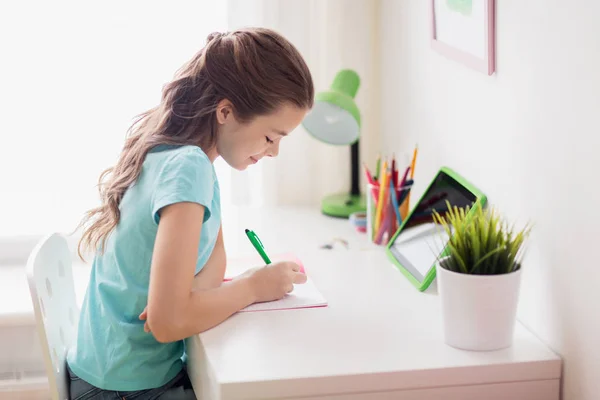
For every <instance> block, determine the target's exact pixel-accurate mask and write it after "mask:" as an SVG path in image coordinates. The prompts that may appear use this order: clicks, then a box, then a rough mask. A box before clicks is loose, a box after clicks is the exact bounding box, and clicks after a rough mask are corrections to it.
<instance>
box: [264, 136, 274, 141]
mask: <svg viewBox="0 0 600 400" xmlns="http://www.w3.org/2000/svg"><path fill="white" fill-rule="evenodd" d="M265 138H266V139H267V143H273V141H272V140H271V139H270V138H269V137H268V136H265Z"/></svg>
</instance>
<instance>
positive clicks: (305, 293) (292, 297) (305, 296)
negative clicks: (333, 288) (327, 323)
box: [225, 254, 327, 312]
mask: <svg viewBox="0 0 600 400" xmlns="http://www.w3.org/2000/svg"><path fill="white" fill-rule="evenodd" d="M283 260H288V261H294V262H296V263H298V264H299V265H300V269H301V271H303V272H305V273H306V271H305V270H304V266H303V264H302V262H301V261H300V260H299V259H298V258H297V257H295V256H293V255H291V254H281V255H277V256H273V257H271V261H272V262H277V261H283ZM260 265H264V262H262V260H261V259H260V257H257V258H246V259H239V260H228V262H227V270H226V272H225V280H231V279H232V278H234V277H235V276H237V275H240V274H242V273H244V272H245V271H246V270H248V269H250V268H254V267H257V266H260ZM326 306H327V300H325V297H323V295H322V294H321V292H320V291H319V289H317V287H316V286H315V284H314V282H313V281H312V280H311V279H310V277H309V278H308V279H307V281H306V283H303V284H301V285H294V290H293V291H292V292H291V293H289V294H287V295H286V296H285V297H284V298H282V299H280V300H276V301H269V302H264V303H254V304H251V305H249V306H248V307H246V308H244V309H243V310H241V311H240V312H249V311H273V310H291V309H295V308H314V307H326Z"/></svg>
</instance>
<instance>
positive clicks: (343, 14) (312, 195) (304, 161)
mask: <svg viewBox="0 0 600 400" xmlns="http://www.w3.org/2000/svg"><path fill="white" fill-rule="evenodd" d="M378 7H379V1H376V0H302V1H298V0H228V23H229V29H235V28H238V27H243V26H253V25H260V26H265V27H269V28H273V29H275V30H277V31H279V32H280V33H282V34H283V35H284V36H285V37H287V38H288V39H289V40H290V41H292V43H294V45H295V46H296V47H297V48H298V49H299V50H300V52H301V53H302V54H303V56H304V57H305V59H306V61H307V63H308V65H309V67H310V69H311V72H312V73H313V78H314V80H315V85H316V90H317V91H321V90H325V89H327V88H328V87H329V85H330V84H331V82H332V81H333V78H334V76H335V74H336V72H337V71H338V70H340V69H342V68H352V69H354V70H356V71H357V72H358V74H359V76H360V78H361V86H360V88H359V91H358V94H357V97H356V102H357V104H358V106H359V108H360V110H361V113H362V136H361V144H360V149H361V160H362V161H366V162H370V163H373V162H374V160H375V157H376V154H377V152H378V151H379V150H378V145H379V136H380V135H379V115H378V112H379V106H378V102H379V96H378V90H379V89H378V87H379V82H378V73H379V65H378V53H379V49H378V29H377V17H378V12H379V11H378ZM361 175H362V174H361ZM361 179H362V176H361ZM348 190H350V148H349V147H348V146H343V147H335V146H330V145H327V144H324V143H321V142H318V141H317V140H315V139H313V138H312V137H311V136H309V135H308V133H307V132H305V131H304V129H303V128H302V127H299V128H298V129H297V130H296V131H295V132H294V133H293V134H292V135H290V137H288V138H285V139H284V140H283V142H282V144H281V148H280V152H279V157H277V158H275V159H264V160H263V161H261V162H260V163H259V164H257V165H255V166H251V167H250V168H248V170H246V171H244V172H237V171H232V172H231V194H232V198H233V203H235V204H244V205H267V206H268V205H310V206H318V204H319V201H320V199H321V197H322V196H323V195H325V194H328V193H332V192H340V191H348Z"/></svg>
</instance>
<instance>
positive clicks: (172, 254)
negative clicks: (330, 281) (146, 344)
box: [147, 202, 306, 343]
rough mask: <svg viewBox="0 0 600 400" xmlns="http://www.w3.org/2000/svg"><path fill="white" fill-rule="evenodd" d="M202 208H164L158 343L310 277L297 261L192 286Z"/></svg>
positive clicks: (157, 262)
mask: <svg viewBox="0 0 600 400" xmlns="http://www.w3.org/2000/svg"><path fill="white" fill-rule="evenodd" d="M203 216H204V207H202V206H201V205H199V204H196V203H191V202H182V203H175V204H172V205H169V206H167V207H164V208H163V209H162V211H161V214H160V222H159V225H158V232H157V235H156V242H155V246H154V253H153V258H152V267H151V271H150V288H149V293H148V306H147V323H148V327H149V330H150V331H151V332H152V334H153V335H154V337H155V338H156V340H158V341H159V342H163V343H166V342H173V341H177V340H182V339H185V338H187V337H190V336H192V335H194V334H197V333H200V332H203V331H205V330H208V329H210V328H212V327H214V326H216V325H218V324H220V323H221V322H223V321H224V320H225V319H227V318H228V317H230V316H231V315H232V314H234V313H236V312H237V311H239V310H241V309H243V308H244V307H246V306H248V305H250V304H252V303H254V302H258V301H270V300H276V299H279V298H282V297H283V296H285V294H286V293H289V292H290V291H292V290H293V284H294V283H304V282H306V276H305V275H304V274H301V273H299V272H298V270H299V266H298V265H296V264H294V263H290V262H284V263H275V264H270V265H269V266H267V267H263V268H261V269H257V270H255V271H253V272H252V273H249V274H247V275H245V276H244V277H241V278H239V279H236V280H234V281H231V282H227V283H224V284H222V285H221V286H219V287H216V288H212V289H206V290H203V289H195V288H194V271H195V266H196V258H197V256H198V243H199V242H200V232H201V229H202V220H203Z"/></svg>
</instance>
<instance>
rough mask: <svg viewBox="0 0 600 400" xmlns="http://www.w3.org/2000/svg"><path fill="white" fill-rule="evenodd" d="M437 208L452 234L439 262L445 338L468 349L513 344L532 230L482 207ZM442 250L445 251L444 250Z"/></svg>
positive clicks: (445, 228)
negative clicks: (443, 211) (524, 263)
mask: <svg viewBox="0 0 600 400" xmlns="http://www.w3.org/2000/svg"><path fill="white" fill-rule="evenodd" d="M447 206H448V212H446V213H445V214H444V216H441V215H440V214H439V213H437V212H436V211H434V213H433V217H434V221H435V222H436V223H438V224H439V225H441V227H442V228H443V229H442V234H443V236H444V237H445V238H448V237H449V239H448V241H447V243H446V248H445V250H444V251H443V252H442V253H441V254H442V256H440V258H439V259H438V262H437V264H436V276H437V278H438V289H439V294H440V299H441V302H442V320H443V327H444V339H445V342H446V343H447V344H448V345H450V346H453V347H456V348H460V349H465V350H479V351H486V350H497V349H502V348H506V347H509V346H511V345H512V340H513V332H514V326H515V320H516V313H517V303H518V298H519V289H520V283H521V263H522V258H523V253H524V246H523V244H524V242H525V241H526V239H527V237H528V236H529V233H530V231H531V228H530V227H529V225H526V226H525V227H524V228H523V229H522V230H519V231H516V230H515V228H514V225H513V226H509V225H508V224H507V222H506V221H505V220H504V219H503V218H501V217H500V215H499V214H498V212H497V211H496V210H495V209H484V208H483V207H482V206H481V205H479V204H478V205H476V206H474V207H473V208H472V209H470V207H466V208H458V207H456V206H455V207H451V206H450V204H448V203H447ZM438 254H439V253H438Z"/></svg>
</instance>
